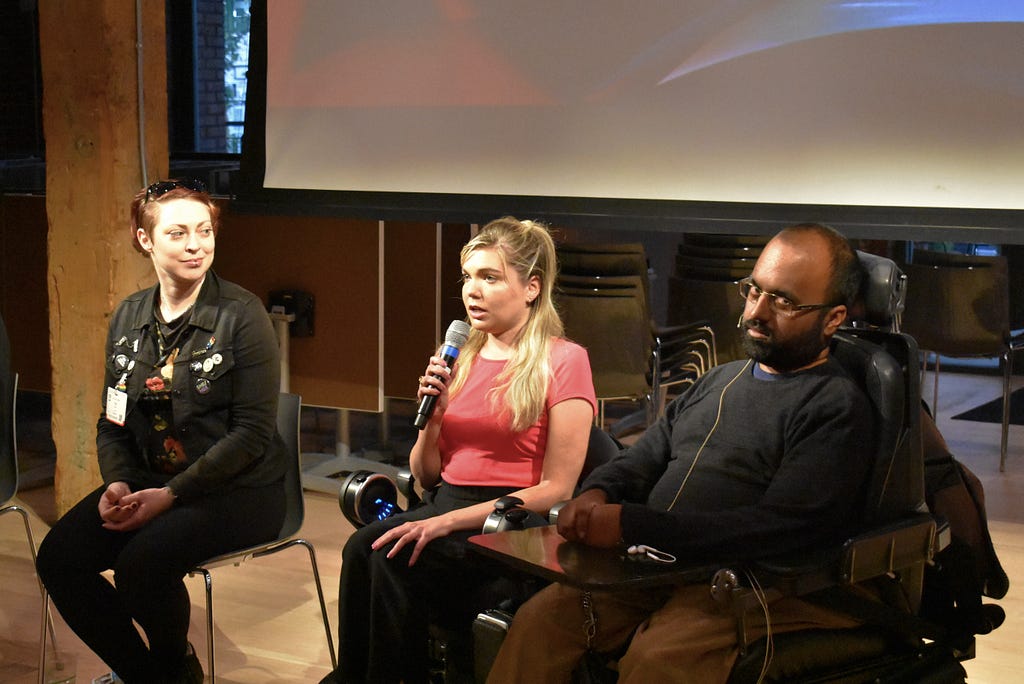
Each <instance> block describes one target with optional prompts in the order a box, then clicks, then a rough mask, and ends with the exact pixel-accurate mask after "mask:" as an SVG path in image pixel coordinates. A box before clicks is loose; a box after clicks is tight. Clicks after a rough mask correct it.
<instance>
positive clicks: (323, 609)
mask: <svg viewBox="0 0 1024 684" xmlns="http://www.w3.org/2000/svg"><path fill="white" fill-rule="evenodd" d="M296 543H297V544H301V545H302V546H304V547H306V550H307V551H309V564H310V566H311V567H312V568H313V581H315V582H316V595H317V598H319V599H320V615H321V617H323V620H324V633H325V634H326V635H327V650H328V652H329V653H330V654H331V669H332V670H335V669H337V668H338V655H337V654H336V653H335V652H334V639H333V637H331V621H330V618H328V617H327V602H326V601H324V590H323V587H322V586H321V584H320V570H319V569H318V568H317V564H316V551H315V550H314V549H313V545H312V544H310V543H309V542H308V541H306V540H305V539H297V540H296Z"/></svg>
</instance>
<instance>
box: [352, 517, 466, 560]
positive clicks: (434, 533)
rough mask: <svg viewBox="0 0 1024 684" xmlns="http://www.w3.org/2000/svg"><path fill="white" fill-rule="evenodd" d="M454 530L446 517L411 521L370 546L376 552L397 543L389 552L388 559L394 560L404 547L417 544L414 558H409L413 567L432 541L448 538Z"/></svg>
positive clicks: (383, 535)
mask: <svg viewBox="0 0 1024 684" xmlns="http://www.w3.org/2000/svg"><path fill="white" fill-rule="evenodd" d="M452 528H453V526H452V524H451V523H449V521H448V517H447V516H444V515H437V516H434V517H432V518H427V519H426V520H410V521H409V522H407V523H402V524H401V525H399V526H398V527H395V528H394V529H390V530H388V531H387V532H385V533H384V534H382V535H380V536H379V537H377V539H376V540H374V542H373V544H371V545H370V548H372V549H373V550H374V551H376V550H377V549H379V548H381V547H383V546H386V545H387V544H389V543H391V542H395V545H394V547H393V548H392V549H391V550H390V551H388V558H394V557H395V554H397V553H398V552H399V551H401V550H402V547H403V546H405V545H406V544H415V545H416V546H415V547H414V548H413V550H412V556H410V557H409V565H410V566H412V565H414V564H415V563H416V559H417V558H419V557H420V553H421V552H422V551H423V548H424V547H425V546H426V545H427V544H428V543H430V541H431V540H432V539H437V538H438V537H444V536H447V535H448V533H449V532H451V531H452Z"/></svg>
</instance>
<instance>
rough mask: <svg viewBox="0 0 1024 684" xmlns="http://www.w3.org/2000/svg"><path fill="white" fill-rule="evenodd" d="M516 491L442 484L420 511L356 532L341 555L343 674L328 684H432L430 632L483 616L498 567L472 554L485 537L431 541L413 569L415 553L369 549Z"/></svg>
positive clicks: (459, 535)
mask: <svg viewBox="0 0 1024 684" xmlns="http://www.w3.org/2000/svg"><path fill="white" fill-rule="evenodd" d="M509 491H511V490H510V489H508V488H499V487H455V486H452V485H448V484H442V485H441V486H440V487H439V488H438V489H436V490H434V491H432V492H430V493H429V495H428V496H427V497H426V498H425V500H424V503H423V504H422V505H420V506H419V507H417V508H415V509H413V510H411V511H407V512H405V513H401V514H399V515H397V516H394V517H392V518H388V519H387V520H382V521H379V522H375V523H373V524H371V525H367V526H366V527H363V528H360V529H358V530H356V532H355V533H354V534H353V535H352V536H351V537H350V538H349V540H348V542H347V543H346V544H345V548H344V550H343V551H342V565H341V583H340V588H339V592H338V669H337V670H336V671H335V672H334V673H332V674H331V675H329V676H328V677H327V678H326V679H324V680H323V681H325V682H373V683H375V684H387V683H389V682H399V681H404V682H405V684H414V683H416V682H422V681H425V680H426V677H427V627H428V625H429V623H430V620H432V619H439V620H441V621H443V622H459V621H466V624H469V623H470V622H471V621H472V616H474V615H475V614H476V612H477V611H479V610H480V607H479V606H478V605H477V604H478V603H479V601H480V599H479V591H480V589H481V587H482V586H483V585H485V584H486V583H488V582H489V581H490V580H492V579H493V578H494V574H495V566H494V565H493V564H492V563H491V562H490V561H488V560H486V559H484V558H482V557H480V556H478V555H477V554H476V553H475V552H473V551H472V550H471V549H469V548H468V542H467V541H466V540H467V539H468V538H469V537H470V536H472V535H474V534H477V533H478V532H479V530H467V531H462V532H457V533H453V534H451V535H448V536H447V537H442V538H439V539H434V540H433V541H431V542H430V543H429V544H428V545H427V546H426V548H425V549H424V550H423V553H421V554H420V557H419V559H417V561H416V564H415V565H413V566H412V567H409V556H410V554H411V552H412V546H413V545H411V544H410V545H408V546H406V547H404V548H403V549H402V551H401V552H399V554H398V555H396V556H395V557H394V558H388V557H387V552H388V551H389V550H390V549H391V545H388V546H385V547H383V548H381V549H378V550H377V551H373V550H372V549H371V548H370V544H371V543H372V542H373V541H374V540H375V539H377V537H379V536H380V535H381V534H383V533H384V532H385V531H387V530H389V529H391V528H393V527H397V526H398V525H401V524H402V523H403V522H406V521H408V520H423V519H425V518H430V517H433V516H435V515H440V514H442V513H446V512H448V511H451V510H455V509H458V508H464V507H466V506H470V505H472V504H476V503H480V502H481V501H489V500H491V499H495V498H498V497H500V496H503V495H504V494H507V493H508V492H509Z"/></svg>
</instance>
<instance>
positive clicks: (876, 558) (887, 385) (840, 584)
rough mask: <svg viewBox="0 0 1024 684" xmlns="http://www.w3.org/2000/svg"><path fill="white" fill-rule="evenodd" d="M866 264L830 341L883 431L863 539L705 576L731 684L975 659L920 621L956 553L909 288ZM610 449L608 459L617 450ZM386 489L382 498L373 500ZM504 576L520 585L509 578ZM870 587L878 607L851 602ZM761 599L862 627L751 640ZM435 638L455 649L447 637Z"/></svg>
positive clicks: (484, 661) (447, 673) (933, 671)
mask: <svg viewBox="0 0 1024 684" xmlns="http://www.w3.org/2000/svg"><path fill="white" fill-rule="evenodd" d="M860 257H861V261H862V263H863V265H864V266H865V269H866V271H867V274H868V278H867V280H866V283H865V287H864V290H863V292H862V296H861V308H860V309H859V310H858V311H857V313H856V314H855V322H854V323H853V324H852V326H850V327H847V328H844V330H842V331H841V332H840V333H837V335H836V336H835V337H834V338H833V346H832V353H833V354H834V355H835V357H836V358H837V359H838V360H839V361H840V362H841V363H842V364H843V365H844V366H845V367H846V368H847V369H848V370H849V371H850V372H851V375H852V376H853V377H855V378H857V379H858V380H859V382H860V383H861V386H862V389H863V390H864V391H865V393H866V394H867V396H868V397H869V398H870V400H871V403H872V406H873V409H874V412H875V414H876V424H877V425H878V426H879V429H878V434H877V435H876V436H875V437H876V439H875V444H874V445H873V458H874V461H873V464H874V465H873V468H872V470H871V473H870V475H869V477H868V481H867V482H866V484H865V488H864V495H863V499H862V502H863V503H862V507H861V511H862V514H861V520H862V526H861V532H860V533H859V534H858V535H856V536H854V537H852V538H850V539H848V540H846V541H845V542H844V543H842V544H838V545H836V546H834V547H831V548H820V549H814V550H813V551H808V552H803V553H796V554H789V555H787V556H785V557H779V558H769V559H763V560H759V561H756V562H748V563H743V564H738V565H730V566H727V567H719V568H717V571H716V570H715V569H714V568H712V569H709V572H708V575H707V581H708V584H709V591H711V592H712V594H713V595H714V596H715V598H716V600H718V601H719V602H720V603H721V604H722V606H723V610H726V611H729V612H731V613H732V615H733V616H734V618H735V624H736V634H737V643H738V644H739V645H740V656H739V658H738V660H737V662H736V663H735V666H734V668H733V670H732V673H731V676H730V679H729V682H730V684H748V683H752V682H806V683H808V684H810V683H812V682H942V683H946V682H950V683H953V682H964V681H965V678H966V674H965V672H964V669H963V667H962V665H960V662H961V661H963V660H967V659H969V658H972V657H974V634H973V633H969V630H968V632H966V633H965V632H964V629H963V626H962V625H958V624H950V623H948V622H947V623H943V622H941V621H934V620H931V619H927V618H925V617H922V615H921V600H922V592H923V588H924V580H925V575H926V569H928V568H929V567H930V566H932V565H934V564H935V562H936V555H937V554H938V553H939V552H940V551H941V550H942V549H944V548H945V547H946V546H947V545H948V544H949V530H948V527H947V526H946V525H945V524H944V522H943V521H941V520H937V519H936V518H935V517H934V516H932V515H931V514H930V513H929V512H928V509H927V507H926V505H925V496H924V494H925V493H924V459H923V455H922V438H921V426H920V405H921V402H920V385H919V379H918V371H917V368H918V350H917V345H916V343H915V342H914V340H913V339H912V338H910V337H909V336H907V335H904V334H900V333H898V332H892V331H893V330H898V327H899V318H900V314H901V311H902V303H903V295H904V292H905V287H906V280H905V277H904V276H903V275H902V274H901V273H900V271H899V269H898V268H897V267H896V266H895V264H894V263H893V262H892V261H891V260H888V259H884V258H882V257H876V256H874V255H869V254H864V253H861V254H860ZM593 437H594V435H592V438H593ZM598 440H600V438H598ZM592 442H593V439H592ZM605 447H606V448H605V455H604V458H608V457H609V456H610V454H611V449H612V448H614V446H612V447H608V445H607V444H606V445H605ZM349 479H350V480H351V484H352V486H355V483H358V482H361V481H364V480H365V481H366V482H374V483H375V484H374V487H379V488H380V490H379V491H377V490H375V491H377V493H375V494H371V495H370V496H369V497H364V498H362V499H361V498H360V497H357V496H355V495H354V492H350V493H346V491H345V490H346V487H345V486H343V488H342V492H341V494H340V496H341V497H342V498H343V499H346V498H347V499H348V500H347V501H342V509H343V511H344V510H346V508H347V509H348V510H350V511H351V510H354V509H358V508H359V507H360V506H363V507H364V508H365V510H366V511H368V512H369V513H368V514H371V515H372V514H373V512H374V511H375V510H377V509H378V508H379V507H380V505H381V503H379V502H378V500H379V501H380V502H384V504H383V505H384V506H385V507H387V506H388V505H393V504H389V503H388V502H390V500H391V498H389V497H391V494H390V491H391V490H390V489H388V487H389V486H388V485H387V484H385V483H382V482H380V481H379V480H378V479H377V478H376V476H375V475H373V474H366V473H353V474H352V475H351V476H350V478H349ZM349 484H350V483H349V481H346V485H349ZM366 489H367V491H370V490H371V489H373V487H367V488H366ZM384 490H387V492H388V494H387V495H386V496H383V497H381V496H378V495H377V494H379V493H380V491H384ZM371 498H372V499H373V501H372V502H371V501H369V500H368V499H371ZM375 507H376V508H375ZM349 515H350V514H349V513H346V517H349ZM349 519H350V520H352V518H351V517H349ZM353 522H355V521H353ZM539 522H540V521H538V520H536V519H535V518H532V517H530V516H526V515H523V513H521V512H516V507H515V505H514V502H511V503H510V502H502V503H501V504H499V506H498V508H497V509H496V510H495V512H494V513H493V514H492V516H491V518H489V519H488V523H489V529H488V530H487V531H488V532H496V533H498V534H503V533H505V534H514V533H515V532H514V530H516V529H522V528H523V527H525V526H528V525H533V524H538V523H539ZM508 572H509V574H510V575H513V576H515V575H517V572H513V571H512V569H511V568H509V570H508ZM750 576H753V577H756V578H757V580H758V584H759V585H760V588H759V589H756V590H755V589H754V588H752V587H751V586H749V584H748V583H747V582H746V581H744V578H747V577H750ZM866 583H871V584H872V586H873V588H874V589H875V590H876V592H877V594H878V597H879V598H880V599H881V601H875V600H865V599H863V598H862V597H861V596H860V595H859V594H857V593H855V592H853V591H851V589H852V588H854V587H855V586H857V585H864V584H866ZM764 593H767V594H770V595H795V596H800V597H801V598H803V599H805V600H808V601H812V602H818V603H821V604H822V605H825V606H828V607H830V608H832V609H838V610H841V611H844V612H846V613H848V614H850V615H852V616H853V617H855V618H857V619H858V620H859V621H860V622H861V623H862V624H861V625H860V626H858V627H855V628H850V629H835V630H809V631H798V632H790V633H786V634H781V635H769V637H765V638H761V639H757V640H751V639H750V638H749V636H748V626H749V624H750V620H751V616H752V615H754V614H755V611H760V601H762V600H763V599H764ZM515 607H516V606H515V605H513V604H512V603H510V602H505V603H504V604H503V605H496V607H494V608H492V609H488V610H485V611H483V612H482V613H481V614H480V615H479V616H478V617H477V619H476V621H475V622H474V624H473V627H472V637H471V642H470V643H471V646H470V648H469V652H470V653H472V657H473V665H472V673H471V674H470V673H469V671H468V670H467V669H466V667H465V665H464V664H463V666H461V667H452V666H451V660H450V659H446V657H445V656H442V667H441V668H439V672H438V674H439V677H440V678H441V681H483V680H484V679H485V678H486V675H487V672H488V671H489V667H490V662H491V661H492V660H493V658H494V656H495V655H496V654H497V650H498V648H500V644H501V640H502V638H503V636H504V633H505V632H506V631H507V629H508V625H509V624H510V623H511V619H512V615H513V613H514V610H515ZM463 636H465V635H463ZM439 638H440V639H442V640H445V639H447V640H449V641H446V642H445V644H450V643H452V642H451V641H450V639H451V635H449V634H445V635H443V636H440V637H439ZM612 666H613V664H612ZM609 672H610V676H609V677H608V681H614V671H613V670H612V669H610V670H609Z"/></svg>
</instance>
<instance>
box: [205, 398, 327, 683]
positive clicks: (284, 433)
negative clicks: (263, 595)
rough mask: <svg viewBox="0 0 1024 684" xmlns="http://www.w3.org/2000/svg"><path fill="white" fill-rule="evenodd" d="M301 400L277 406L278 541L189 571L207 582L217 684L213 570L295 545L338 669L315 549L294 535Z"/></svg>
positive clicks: (300, 509)
mask: <svg viewBox="0 0 1024 684" xmlns="http://www.w3.org/2000/svg"><path fill="white" fill-rule="evenodd" d="M301 404H302V400H301V398H300V397H299V395H297V394H284V393H283V394H281V397H280V400H279V402H278V407H277V431H278V432H279V433H280V435H281V437H282V438H283V439H284V443H285V445H286V446H287V447H288V456H289V460H288V471H287V473H286V474H285V495H286V501H287V503H286V506H287V507H286V509H285V519H284V523H283V524H282V525H281V532H280V533H279V534H278V535H277V539H275V540H274V541H272V542H267V543H265V544H260V545H257V546H250V547H247V548H243V549H238V550H236V551H232V552H230V553H225V554H222V555H220V556H216V557H214V558H210V559H209V560H207V561H205V562H203V563H200V564H199V565H197V566H196V567H195V568H193V569H192V570H190V571H189V576H192V575H193V574H201V575H202V576H203V579H204V580H205V583H206V651H207V660H208V663H209V677H210V682H216V681H217V680H216V669H215V667H216V662H215V659H214V640H213V577H212V576H211V575H210V569H211V568H215V567H219V566H223V565H229V564H230V565H241V564H242V563H243V562H244V561H246V560H248V559H250V558H260V557H262V556H269V555H271V554H274V553H277V552H279V551H284V550H285V549H290V548H292V547H293V546H303V547H305V549H306V551H308V552H309V563H310V568H311V569H312V571H313V581H314V582H315V583H316V593H317V597H318V598H319V600H320V614H321V616H322V618H323V623H324V633H325V634H326V636H327V650H328V651H329V652H330V654H331V667H332V668H335V667H337V666H338V658H337V655H336V653H335V650H334V641H333V638H332V637H331V624H330V620H329V619H328V617H327V604H326V602H325V601H324V591H323V588H322V586H321V584H320V571H319V570H318V569H317V564H316V550H315V549H314V548H313V545H312V544H311V543H310V542H308V541H306V540H305V539H301V538H299V537H295V536H293V535H295V534H297V533H298V532H299V530H300V528H301V527H302V520H303V518H304V516H305V505H304V503H303V498H302V481H301V478H300V475H299V472H300V471H299V468H300V458H301V453H300V450H299V432H298V431H299V413H300V409H301Z"/></svg>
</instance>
